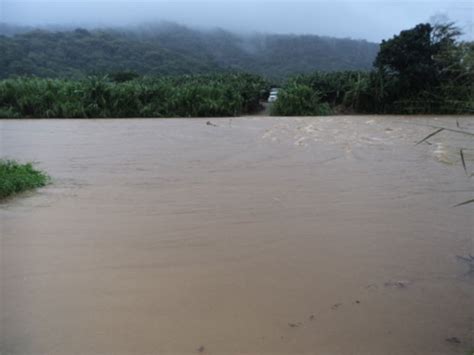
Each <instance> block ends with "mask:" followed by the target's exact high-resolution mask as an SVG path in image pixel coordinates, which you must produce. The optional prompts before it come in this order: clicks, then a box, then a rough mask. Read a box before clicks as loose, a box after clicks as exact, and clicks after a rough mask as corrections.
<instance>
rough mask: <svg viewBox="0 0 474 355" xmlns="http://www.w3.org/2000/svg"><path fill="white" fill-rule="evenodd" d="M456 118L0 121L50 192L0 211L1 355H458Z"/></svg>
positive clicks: (469, 331) (461, 140) (473, 294)
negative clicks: (47, 179) (47, 178)
mask: <svg viewBox="0 0 474 355" xmlns="http://www.w3.org/2000/svg"><path fill="white" fill-rule="evenodd" d="M456 119H457V120H458V121H459V122H460V123H461V126H462V127H463V129H467V130H470V131H474V118H473V117H469V116H462V117H439V118H436V117H409V116H406V117H396V116H387V117H384V116H357V117H347V116H346V117H323V118H311V117H306V118H268V117H245V118H233V119H232V121H231V124H230V121H229V119H224V118H223V119H212V123H213V124H215V125H216V126H214V125H208V124H206V123H207V121H209V119H192V120H184V119H182V120H179V119H177V120H140V119H137V120H91V121H86V120H41V121H35V120H12V121H0V130H1V133H0V139H1V141H0V149H1V151H0V152H1V155H2V156H8V157H14V158H16V159H20V160H25V161H38V162H40V167H41V168H42V169H45V170H46V171H48V173H49V174H50V175H51V176H53V178H54V184H53V185H51V186H49V187H47V188H45V189H42V190H40V191H39V192H38V193H36V194H31V195H28V196H26V197H24V198H17V199H13V200H9V201H8V202H7V203H3V204H1V205H0V222H1V226H0V231H1V237H0V238H1V239H0V242H1V254H0V257H1V259H0V263H1V269H0V287H1V293H0V297H1V299H0V316H1V323H0V325H1V328H0V336H1V337H0V353H2V354H3V353H5V354H139V355H140V354H196V353H203V354H315V353H316V354H349V353H350V354H397V355H398V354H463V353H466V352H467V351H468V350H469V349H470V347H471V348H472V347H473V346H474V339H473V321H474V284H473V278H472V275H468V274H467V271H469V270H468V267H467V263H466V262H465V260H464V259H466V257H467V256H468V255H469V254H473V253H474V250H473V242H472V236H473V218H472V211H473V204H469V205H463V206H460V207H456V208H453V207H452V206H453V205H455V204H457V203H459V202H462V201H466V200H469V199H470V198H472V194H473V179H472V178H471V177H470V176H468V174H467V173H466V171H465V170H467V172H469V173H472V171H473V169H474V162H473V160H474V159H473V148H474V144H473V142H472V137H465V136H462V135H460V134H457V133H456V132H449V131H443V132H441V133H439V134H437V135H435V136H433V137H431V138H429V139H428V140H427V143H426V144H425V142H423V143H422V144H419V145H417V146H416V145H415V144H416V143H417V142H419V141H420V140H421V139H423V137H426V136H427V135H429V134H430V132H432V131H434V129H433V128H431V127H427V126H424V125H438V126H446V127H456ZM460 149H462V152H463V154H462V161H461V156H460V154H459V151H460ZM445 163H448V164H445ZM463 164H464V165H465V167H463ZM458 256H461V258H459V257H458ZM463 257H464V259H462V258H463ZM466 260H467V259H466Z"/></svg>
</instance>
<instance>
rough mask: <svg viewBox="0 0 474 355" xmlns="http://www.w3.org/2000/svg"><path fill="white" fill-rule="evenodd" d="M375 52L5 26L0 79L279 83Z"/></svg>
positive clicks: (318, 40)
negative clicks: (188, 78)
mask: <svg viewBox="0 0 474 355" xmlns="http://www.w3.org/2000/svg"><path fill="white" fill-rule="evenodd" d="M378 48H379V47H378V45H377V44H375V43H370V42H367V41H364V40H353V39H338V38H331V37H321V36H316V35H291V34H289V35H281V34H278V35H276V34H251V35H248V34H246V35H243V34H237V33H232V32H229V31H225V30H222V29H213V30H197V29H192V28H189V27H185V26H181V25H178V24H174V23H166V22H162V23H158V24H151V25H141V26H134V27H129V28H110V29H106V28H104V29H72V28H68V27H66V26H63V27H43V28H40V29H38V28H31V27H18V26H11V25H6V24H0V52H1V53H2V56H1V57H0V77H1V78H6V77H11V76H19V75H35V76H40V77H80V76H83V75H89V74H107V73H113V72H118V71H134V72H137V73H139V74H142V75H157V74H159V75H175V74H197V73H210V72H223V71H246V72H251V73H256V74H261V75H263V76H265V77H267V78H272V79H281V78H285V77H288V76H290V75H293V74H297V73H308V72H312V71H315V70H318V71H334V70H368V69H370V68H371V67H372V63H373V61H374V58H375V56H376V54H377V52H378Z"/></svg>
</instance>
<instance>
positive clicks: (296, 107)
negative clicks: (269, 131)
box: [271, 83, 331, 116]
mask: <svg viewBox="0 0 474 355" xmlns="http://www.w3.org/2000/svg"><path fill="white" fill-rule="evenodd" d="M271 114H272V115H274V116H324V115H329V114H331V108H330V106H329V104H328V103H327V102H321V95H320V93H319V92H317V91H314V90H313V89H312V88H311V87H310V86H308V85H302V84H297V83H291V84H289V85H287V86H286V87H285V88H284V89H283V90H281V91H280V92H279V93H278V100H276V101H275V103H274V104H273V106H272V108H271Z"/></svg>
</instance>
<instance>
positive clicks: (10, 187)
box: [0, 160, 49, 200]
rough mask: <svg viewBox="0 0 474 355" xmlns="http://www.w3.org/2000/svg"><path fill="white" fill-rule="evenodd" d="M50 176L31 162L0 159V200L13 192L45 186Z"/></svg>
mask: <svg viewBox="0 0 474 355" xmlns="http://www.w3.org/2000/svg"><path fill="white" fill-rule="evenodd" d="M48 182H49V177H48V175H46V174H45V173H44V172H42V171H40V170H37V169H35V168H34V167H33V165H32V164H31V163H26V164H20V163H18V162H16V161H13V160H0V200H1V199H4V198H6V197H8V196H11V195H13V194H16V193H19V192H22V191H25V190H30V189H35V188H38V187H42V186H45V185H46V184H47V183H48Z"/></svg>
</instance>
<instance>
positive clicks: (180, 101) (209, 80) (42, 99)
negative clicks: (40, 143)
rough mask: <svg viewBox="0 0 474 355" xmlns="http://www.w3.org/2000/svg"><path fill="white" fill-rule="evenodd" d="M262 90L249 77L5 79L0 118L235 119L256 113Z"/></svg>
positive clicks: (263, 86)
mask: <svg viewBox="0 0 474 355" xmlns="http://www.w3.org/2000/svg"><path fill="white" fill-rule="evenodd" d="M266 86H267V84H266V82H265V81H264V80H263V79H261V78H260V77H257V76H254V75H250V74H225V75H224V74H223V75H195V76H176V77H152V78H142V79H133V80H128V81H126V80H123V76H122V77H121V78H120V80H118V81H113V80H110V79H109V78H107V77H105V78H98V77H89V78H87V79H84V80H67V79H40V78H18V79H7V80H3V81H0V117H66V118H69V117H71V118H87V117H203V116H205V117H208V116H209V117H211V116H235V115H241V114H246V113H251V112H254V111H256V110H258V108H259V100H260V98H261V95H262V93H263V92H264V91H265V90H266V88H267V87H266Z"/></svg>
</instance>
